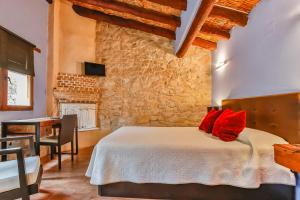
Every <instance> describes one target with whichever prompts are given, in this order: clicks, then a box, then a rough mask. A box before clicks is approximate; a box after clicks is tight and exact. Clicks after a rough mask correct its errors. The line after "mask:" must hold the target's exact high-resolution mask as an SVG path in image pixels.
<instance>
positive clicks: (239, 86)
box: [212, 0, 300, 105]
mask: <svg viewBox="0 0 300 200" xmlns="http://www.w3.org/2000/svg"><path fill="white" fill-rule="evenodd" d="M231 36H232V37H231V39H230V40H229V41H226V42H220V43H219V45H218V48H217V50H216V51H215V52H214V53H213V67H212V70H213V72H212V73H213V104H218V105H220V104H221V100H222V99H227V98H240V97H248V96H259V95H268V94H278V93H288V92H294V91H300V1H299V0H284V1H283V0H262V1H261V3H259V4H258V5H257V7H256V8H255V9H254V10H253V11H252V13H251V14H250V17H249V22H248V25H247V26H246V27H245V28H235V29H234V30H233V31H232V33H231Z"/></svg>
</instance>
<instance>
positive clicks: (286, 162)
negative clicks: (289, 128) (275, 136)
mask: <svg viewBox="0 0 300 200" xmlns="http://www.w3.org/2000/svg"><path fill="white" fill-rule="evenodd" d="M274 159H275V162H276V163H278V164H280V165H282V166H284V167H287V168H289V169H290V170H291V171H292V172H294V174H295V177H296V189H295V192H296V194H295V199H296V200H300V145H292V144H275V145H274Z"/></svg>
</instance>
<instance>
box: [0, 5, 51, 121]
mask: <svg viewBox="0 0 300 200" xmlns="http://www.w3.org/2000/svg"><path fill="white" fill-rule="evenodd" d="M0 25H1V26H3V27H5V28H7V29H8V30H10V31H12V32H14V33H16V34H18V35H19V36H21V37H23V38H24V39H26V40H28V41H30V42H32V43H33V44H35V45H36V46H37V47H38V48H40V49H41V50H42V53H41V54H39V53H35V54H34V56H35V57H34V64H35V78H34V110H33V111H20V112H0V121H3V120H9V119H25V118H32V117H41V116H45V114H46V80H47V78H46V77H47V50H48V3H47V1H45V0H30V1H28V0H0Z"/></svg>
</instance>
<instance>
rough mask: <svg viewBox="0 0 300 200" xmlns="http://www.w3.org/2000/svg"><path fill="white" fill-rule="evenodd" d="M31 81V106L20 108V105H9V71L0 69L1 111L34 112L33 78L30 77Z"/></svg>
mask: <svg viewBox="0 0 300 200" xmlns="http://www.w3.org/2000/svg"><path fill="white" fill-rule="evenodd" d="M28 76H29V78H30V80H29V84H30V86H29V87H30V105H29V106H20V105H8V104H7V100H8V99H7V96H8V70H7V69H5V68H0V111H32V110H33V93H34V90H33V84H34V82H33V76H30V75H28Z"/></svg>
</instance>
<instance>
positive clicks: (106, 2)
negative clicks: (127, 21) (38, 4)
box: [69, 0, 181, 29]
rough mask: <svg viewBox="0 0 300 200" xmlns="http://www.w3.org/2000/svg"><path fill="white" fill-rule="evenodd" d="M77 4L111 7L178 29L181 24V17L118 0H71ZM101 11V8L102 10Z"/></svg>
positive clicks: (90, 6) (110, 8)
mask: <svg viewBox="0 0 300 200" xmlns="http://www.w3.org/2000/svg"><path fill="white" fill-rule="evenodd" d="M69 1H71V2H72V3H73V4H75V5H79V6H82V7H86V8H89V9H93V10H97V9H99V8H102V9H109V10H113V11H116V12H120V13H127V14H131V15H134V16H137V17H141V18H144V19H148V20H152V21H155V22H159V23H163V24H167V25H170V26H172V27H173V28H174V29H176V28H177V27H178V26H180V25H181V21H180V17H177V16H174V15H167V14H164V13H160V12H157V11H154V10H150V9H145V8H142V7H138V6H135V5H131V4H127V3H123V2H119V1H116V0H69ZM100 11H101V10H100Z"/></svg>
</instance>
